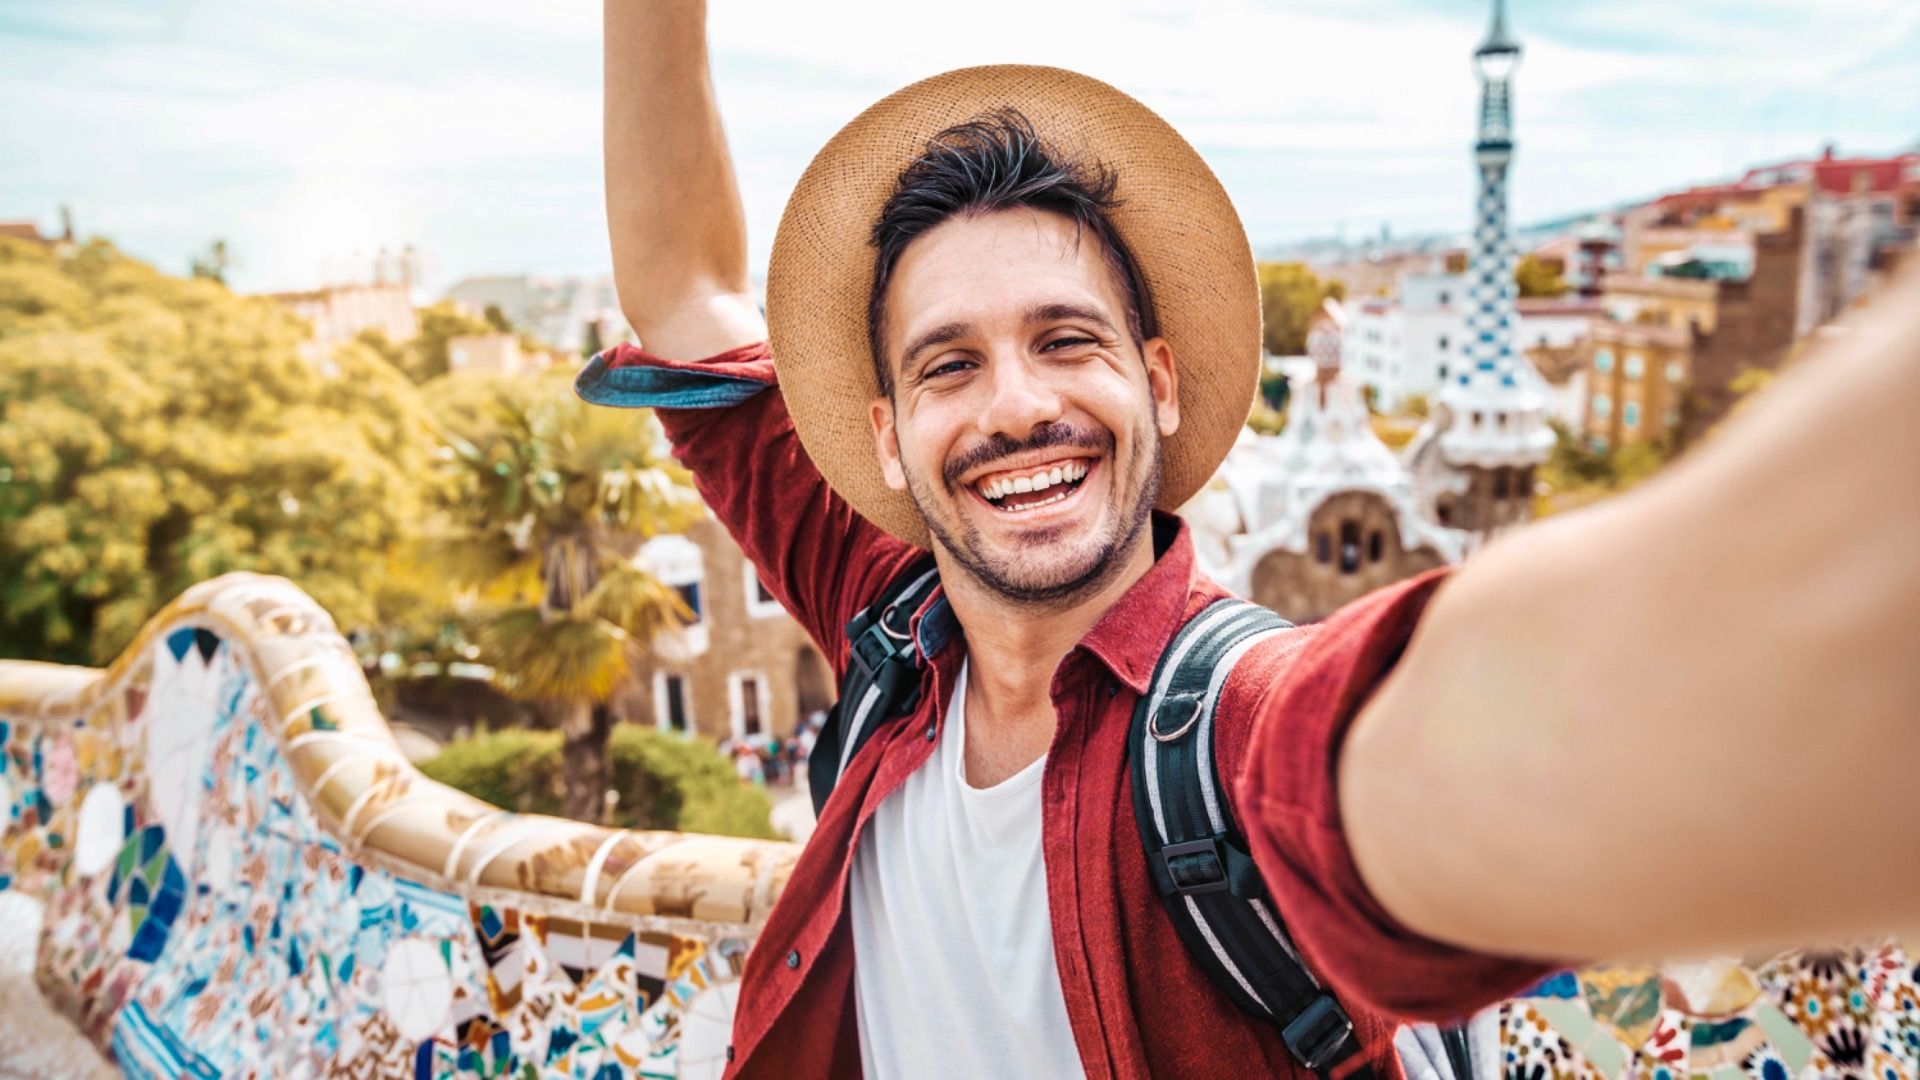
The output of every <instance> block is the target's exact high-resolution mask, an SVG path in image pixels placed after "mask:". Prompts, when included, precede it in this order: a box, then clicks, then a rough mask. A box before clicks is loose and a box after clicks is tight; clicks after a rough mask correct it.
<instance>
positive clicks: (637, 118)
mask: <svg viewBox="0 0 1920 1080" xmlns="http://www.w3.org/2000/svg"><path fill="white" fill-rule="evenodd" d="M706 20H707V5H706V3H705V0H606V6H605V23H606V45H605V47H606V116H605V124H606V133H605V138H606V170H607V222H608V227H609V229H610V231H611V232H612V238H613V273H614V284H615V286H616V288H617V289H618V291H619V294H620V307H621V310H622V311H623V312H624V313H625V314H626V317H627V322H628V323H629V324H631V325H632V326H633V330H634V333H636V334H638V335H639V336H640V343H641V345H642V346H643V347H645V348H646V349H647V350H648V351H649V352H652V353H654V354H656V355H659V356H665V357H670V358H673V359H677V360H698V359H700V358H702V357H706V356H712V355H715V354H717V353H721V352H724V351H726V350H728V349H731V348H735V347H737V346H740V345H746V344H750V343H753V342H756V341H761V340H763V339H765V338H766V336H767V328H766V323H765V321H764V320H763V319H762V318H761V317H760V309H759V306H758V305H757V304H756V303H755V302H754V298H753V288H752V285H751V283H750V282H749V280H748V277H747V231H746V217H745V214H744V213H743V212H742V210H741V208H740V190H739V186H738V184H737V183H736V182H735V180H734V176H733V162H732V160H731V159H730V157H729V155H728V153H727V140H726V133H725V132H724V131H723V130H722V129H721V126H720V112H719V109H718V108H716V107H715V104H714V97H713V80H712V79H711V77H710V76H709V74H708V70H707V33H706Z"/></svg>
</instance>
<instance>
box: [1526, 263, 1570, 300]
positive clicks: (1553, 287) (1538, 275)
mask: <svg viewBox="0 0 1920 1080" xmlns="http://www.w3.org/2000/svg"><path fill="white" fill-rule="evenodd" d="M1513 280H1514V283H1515V284H1517V285H1519V286H1520V295H1521V296H1544V297H1553V296H1565V295H1567V293H1568V292H1569V291H1571V290H1572V288H1573V286H1571V285H1568V284H1567V282H1566V279H1565V278H1562V277H1561V276H1560V271H1558V270H1556V269H1554V268H1553V264H1551V263H1549V262H1547V261H1546V260H1544V259H1542V258H1540V257H1539V256H1537V255H1527V256H1524V257H1522V258H1521V260H1520V264H1519V265H1518V266H1516V267H1514V268H1513Z"/></svg>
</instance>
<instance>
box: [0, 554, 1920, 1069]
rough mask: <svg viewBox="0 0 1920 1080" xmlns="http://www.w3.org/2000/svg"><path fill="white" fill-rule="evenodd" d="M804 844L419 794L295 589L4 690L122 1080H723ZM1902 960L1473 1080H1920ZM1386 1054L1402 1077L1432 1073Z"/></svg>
mask: <svg viewBox="0 0 1920 1080" xmlns="http://www.w3.org/2000/svg"><path fill="white" fill-rule="evenodd" d="M797 856H798V849H797V848H796V847H794V846H793V845H791V844H782V843H769V842H762V841H751V840H740V839H733V838H725V837H712V836H695V835H683V834H676V833H664V832H642V831H623V830H610V829H603V828H598V827H594V826H589V825H583V824H581V823H578V822H572V821H565V820H560V819H555V818H547V817H540V816H536V815H521V814H513V813H509V812H507V811H504V810H501V809H499V808H496V807H493V806H490V805H488V804H486V803H484V802H481V801H479V800H477V799H474V798H472V797H470V796H467V795H465V794H462V793H460V792H458V791H454V790H452V789H450V788H447V787H444V786H442V785H440V784H437V783H434V782H433V781H431V780H428V779H426V778H425V777H423V776H421V775H420V774H419V773H418V772H416V771H415V770H414V769H413V768H412V766H411V765H409V764H408V763H407V761H406V760H405V758H404V757H403V756H402V754H401V752H400V750H399V747H398V746H397V745H396V744H395V743H394V740H393V737H392V735H391V733H390V732H389V730H388V728H387V726H386V723H385V721H384V720H383V719H382V718H381V716H380V714H379V710H378V709H377V708H376V707H375V704H374V700H373V697H372V694H371V692H370V691H369V689H368V686H367V683H366V680H365V678H364V676H363V673H362V671H361V669H360V666H359V663H358V662H357V660H356V659H355V657H354V655H353V653H352V652H351V650H350V649H349V648H348V647H347V644H346V642H345V641H344V640H343V639H342V638H341V637H340V635H339V633H338V632H337V630H336V629H335V628H334V625H333V623H332V620H331V619H330V618H329V617H328V616H327V615H326V613H325V612H324V611H322V610H321V609H320V608H319V607H318V606H316V605H315V604H314V603H313V602H312V601H311V600H310V599H308V598H307V597H306V596H305V595H304V594H303V593H301V592H300V591H299V590H298V589H296V588H294V587H293V586H292V585H291V584H289V583H287V582H286V581H283V580H281V579H277V578H265V577H258V576H254V575H244V574H241V575H230V576H227V577H223V578H219V579H217V580H215V581H210V582H207V583H204V584H202V585H200V586H197V587H195V588H193V589H191V590H189V591H188V592H187V593H186V594H185V595H183V596H182V597H181V598H180V599H178V600H177V601H175V602H174V603H173V604H171V605H169V606H168V607H167V608H166V610H165V611H163V612H162V613H161V614H160V615H158V616H157V617H156V618H155V619H154V620H153V621H152V622H151V623H150V624H149V625H148V627H147V628H146V630H145V631H143V632H142V634H141V636H140V637H139V639H138V640H137V641H136V643H135V644H134V645H133V646H132V647H131V648H130V649H129V650H128V651H127V652H126V653H125V654H124V655H123V656H122V657H121V658H120V659H119V660H118V661H117V662H116V663H115V664H114V665H113V666H112V667H110V668H108V669H107V670H106V671H104V672H102V671H92V670H86V669H80V668H67V667H59V666H54V665H47V664H37V663H31V662H25V661H0V889H7V888H12V889H18V890H21V891H23V892H26V893H29V894H31V895H33V896H35V897H36V898H38V899H40V900H41V901H43V902H44V904H45V905H46V922H45V929H44V931H43V935H42V940H41V944H40V950H39V954H38V957H37V963H36V981H37V982H38V983H39V984H40V986H41V988H42V990H43V991H44V993H45V994H46V995H47V997H48V998H49V1000H51V1001H52V1002H53V1003H54V1004H55V1005H56V1007H58V1008H60V1009H61V1010H63V1011H64V1012H65V1013H66V1014H67V1015H69V1016H71V1017H72V1018H73V1019H74V1021H75V1022H76V1023H77V1024H78V1025H79V1026H80V1027H81V1029H82V1030H83V1031H84V1032H85V1033H86V1034H87V1036H88V1037H89V1038H91V1039H93V1040H94V1042H95V1043H97V1044H98V1045H100V1046H101V1047H102V1048H103V1050H105V1051H107V1052H109V1053H111V1054H112V1055H113V1058H114V1060H115V1063H116V1064H117V1065H118V1066H119V1068H120V1069H121V1070H122V1071H124V1072H125V1073H127V1074H128V1075H130V1076H136V1077H149V1076H151V1077H176V1076H208V1077H211V1076H273V1077H281V1076H303V1075H305V1076H316V1075H339V1076H349V1077H375V1076H380V1077H384V1076H454V1077H514V1078H521V1077H580V1078H591V1080H613V1078H627V1077H663V1078H664V1077H713V1076H718V1075H720V1073H721V1071H722V1070H723V1068H724V1065H725V1052H726V1045H727V1038H728V1029H729V1026H730V1024H731V1019H732V1011H733V994H734V990H735V989H736V986H737V980H738V977H739V972H740V970H741V965H742V961H743V959H744V957H745V954H746V950H747V948H748V946H749V945H750V943H751V941H752V936H753V932H754V928H755V927H757V926H758V925H759V923H760V922H761V921H762V920H763V919H764V918H765V916H766V913H767V912H768V910H770V908H771V907H772V905H773V902H774V901H775V900H776V899H777V898H778V896H779V894H780V890H781V888H782V887H783V886H784V885H785V883H786V880H787V876H788V873H789V871H790V869H791V867H792V865H793V862H794V860H795V858H796V857H797ZM1915 978H1916V972H1915V969H1914V965H1913V961H1912V958H1911V957H1909V956H1908V955H1907V954H1906V953H1905V952H1904V951H1902V949H1901V948H1900V947H1899V946H1897V945H1895V944H1892V943H1887V944H1882V945H1879V946H1875V947H1871V948H1855V949H1847V950H1835V951H1826V952H1817V953H1816V952H1807V953H1796V954H1790V955H1788V956H1784V957H1780V958H1776V959H1774V960H1771V961H1768V962H1766V963H1763V964H1757V965H1754V966H1743V965H1741V964H1738V963H1735V962H1733V961H1726V962H1721V963H1717V964H1705V965H1695V966H1691V967H1672V968H1667V969H1664V970H1655V969H1652V968H1643V967H1627V966H1608V967H1599V968H1594V969H1591V970H1586V971H1581V972H1568V973H1564V974H1561V975H1558V976H1556V977H1554V978H1553V979H1550V980H1548V981H1547V982H1545V983H1543V984H1542V985H1541V986H1539V987H1536V988H1535V989H1534V990H1533V991H1531V992H1530V993H1529V994H1527V995H1526V996H1524V997H1522V998H1520V999H1516V1000H1514V1001H1510V1002H1506V1003H1503V1004H1501V1005H1499V1006H1496V1007H1495V1008H1493V1009H1489V1010H1487V1011H1486V1012H1484V1013H1482V1014H1481V1015H1480V1016H1479V1017H1477V1018H1475V1020H1474V1022H1473V1024H1472V1027H1471V1032H1472V1036H1473V1039H1474V1041H1475V1043H1476V1054H1475V1059H1476V1061H1477V1062H1479V1063H1480V1064H1481V1065H1482V1066H1483V1069H1482V1071H1483V1072H1484V1074H1485V1075H1486V1076H1488V1077H1492V1076H1496V1075H1501V1074H1504V1075H1505V1076H1508V1077H1514V1078H1518V1080H1547V1078H1550V1077H1594V1076H1621V1075H1631V1076H1641V1077H1651V1078H1667V1080H1679V1078H1681V1077H1691V1076H1706V1077H1710V1078H1712V1080H1732V1078H1734V1077H1745V1076H1753V1077H1761V1078H1764V1080H1787V1078H1790V1077H1791V1078H1800V1077H1842V1076H1860V1077H1869V1076H1871V1077H1874V1078H1875V1080H1906V1078H1912V1077H1915V1076H1916V1074H1917V1073H1920V1069H1917V1068H1916V1061H1920V994H1917V993H1916V990H1915ZM1422 1035H1423V1033H1422V1032H1420V1031H1418V1030H1408V1031H1406V1032H1403V1033H1402V1036H1401V1044H1402V1046H1403V1048H1404V1049H1405V1051H1406V1058H1407V1062H1408V1066H1409V1071H1410V1073H1412V1074H1413V1075H1414V1076H1415V1077H1416V1078H1419V1077H1421V1076H1423V1075H1426V1073H1427V1070H1429V1069H1432V1070H1434V1071H1435V1072H1436V1073H1438V1074H1439V1075H1444V1073H1443V1072H1440V1071H1439V1070H1440V1069H1443V1068H1444V1067H1443V1066H1439V1064H1438V1061H1437V1059H1436V1057H1435V1055H1433V1054H1431V1053H1426V1052H1423V1050H1422V1047H1423V1045H1425V1046H1426V1047H1428V1048H1429V1049H1430V1048H1431V1046H1432V1044H1431V1043H1430V1042H1428V1043H1425V1044H1423V1043H1422Z"/></svg>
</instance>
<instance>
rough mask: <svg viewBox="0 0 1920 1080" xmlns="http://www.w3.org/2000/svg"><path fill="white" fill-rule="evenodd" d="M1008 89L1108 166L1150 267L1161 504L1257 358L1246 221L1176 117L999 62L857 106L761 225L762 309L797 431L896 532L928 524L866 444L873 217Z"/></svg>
mask: <svg viewBox="0 0 1920 1080" xmlns="http://www.w3.org/2000/svg"><path fill="white" fill-rule="evenodd" d="M1007 106H1012V107H1014V108H1017V109H1019V110H1020V111H1021V112H1023V113H1025V114H1026V115H1027V118H1028V119H1030V120H1031V121H1032V122H1033V125H1034V128H1035V129H1036V130H1037V131H1038V132H1039V133H1040V135H1041V137H1042V138H1044V139H1046V140H1047V141H1048V142H1049V143H1051V144H1052V145H1053V146H1054V147H1055V148H1056V149H1058V150H1059V151H1061V152H1063V153H1064V154H1066V155H1068V156H1072V157H1076V158H1081V159H1093V160H1098V161H1102V162H1104V163H1106V164H1107V165H1108V166H1109V167H1111V168H1112V169H1114V171H1115V172H1116V173H1117V174H1118V176H1119V191H1118V194H1119V197H1120V199H1121V203H1122V205H1121V207H1120V209H1119V210H1118V211H1116V212H1115V213H1114V215H1113V222H1114V226H1115V228H1117V229H1118V230H1119V232H1120V235H1121V237H1122V238H1123V239H1124V240H1125V241H1126V243H1127V246H1128V247H1129V248H1130V249H1132V251H1133V254H1134V258H1135V259H1136V261H1137V262H1138V263H1139V265H1140V269H1141V272H1142V273H1143V274H1144V275H1145V277H1146V279H1147V288H1148V290H1149V291H1150V293H1151V294H1152V298H1153V303H1154V306H1155V310H1156V313H1157V314H1158V316H1159V319H1160V329H1161V333H1162V334H1163V335H1164V336H1165V337H1166V338H1167V340H1168V342H1169V343H1170V344H1171V345H1172V346H1173V352H1174V361H1175V364H1176V365H1177V367H1178V370H1179V374H1180V417H1181V419H1180V430H1179V431H1178V432H1177V433H1176V434H1175V435H1174V437H1173V438H1171V439H1169V440H1168V441H1167V444H1166V470H1165V473H1164V475H1163V477H1162V482H1161V483H1162V486H1161V491H1160V507H1161V508H1162V509H1168V510H1171V509H1174V508H1176V507H1178V506H1179V505H1180V504H1182V503H1184V502H1185V501H1186V500H1187V499H1188V498H1189V497H1190V496H1192V495H1193V493H1194V492H1195V491H1198V490H1199V489H1200V486H1201V485H1202V484H1204V483H1206V481H1207V478H1208V477H1209V476H1211V475H1212V474H1213V471H1214V469H1215V468H1216V467H1218V465H1219V464H1220V461H1221V460H1222V459H1223V458H1225V457H1226V454H1227V450H1228V449H1229V448H1230V447H1231V446H1232V445H1233V440H1234V437H1235V436H1236V435H1237V434H1238V433H1239V430H1240V427H1241V425H1242V424H1244V423H1245V422H1246V418H1247V412H1248V410H1249V409H1251V408H1252V406H1253V395H1254V392H1255V389H1256V387H1257V385H1258V381H1259V366H1260V290H1259V284H1258V282H1257V280H1256V277H1255V273H1254V267H1253V253H1252V251H1251V249H1250V248H1249V247H1248V245H1247V234H1246V230H1245V229H1244V228H1243V227H1242V226H1241V224H1240V217H1239V215H1238V214H1236V213H1235V212H1234V209H1233V204H1232V202H1231V201H1229V200H1228V198H1227V193H1226V191H1225V190H1224V189H1223V188H1222V187H1221V186H1220V181H1219V180H1218V179H1216V178H1215V177H1214V175H1213V171H1212V170H1210V169H1208V168H1207V165H1206V163H1205V162H1204V161H1202V160H1201V159H1200V155H1199V154H1198V153H1196V152H1195V151H1194V149H1193V147H1191V146H1189V145H1187V142H1186V140H1185V139H1182V138H1181V137H1180V135H1179V133H1178V132H1176V131H1174V130H1173V128H1172V127H1171V126H1170V125H1169V124H1168V123H1167V122H1166V121H1165V120H1162V119H1161V118H1160V117H1159V116H1157V115H1155V114H1154V113H1153V112H1152V111H1151V110H1149V109H1148V108H1147V107H1146V106H1144V105H1142V104H1140V103H1139V102H1137V101H1135V100H1134V99H1132V98H1130V97H1128V96H1127V95H1126V94H1123V93H1121V92H1120V91H1119V90H1116V89H1114V88H1113V87H1111V86H1108V85H1107V84H1106V83H1103V82H1100V81H1099V80H1097V79H1092V78H1089V77H1087V76H1085V75H1080V74H1076V73H1074V72H1071V71H1063V70H1061V69H1059V68H1049V67H1028V66H1016V65H998V66H993V67H977V68H963V69H961V70H958V71H950V72H947V73H946V74H943V75H936V76H934V77H933V78H931V79H927V80H925V81H922V82H918V83H915V84H913V85H912V86H909V87H907V88H905V89H903V90H900V91H898V92H897V93H894V94H892V95H890V96H889V97H887V98H885V99H884V100H882V101H880V102H879V103H877V104H875V105H874V106H873V107H871V108H869V109H868V110H867V111H865V112H863V113H861V114H860V115H859V116H858V117H856V118H855V119H854V120H853V121H852V122H851V123H849V124H848V125H847V126H846V127H845V128H843V129H842V130H841V131H840V133H839V134H838V135H835V136H834V137H833V140H832V141H831V142H829V143H827V145H826V147H825V148H824V149H822V150H821V151H820V153H819V155H818V156H816V157H815V158H814V159H813V164H811V165H810V166H808V167H807V171H806V173H805V174H804V175H802V176H801V178H800V183H799V185H798V186H797V187H795V189H794V192H793V197H792V199H790V200H789V201H788V203H787V209H786V213H785V214H784V215H783V216H782V218H781V220H780V231H779V234H778V235H777V236H776V237H775V238H774V245H773V259H772V263H771V265H770V267H769V269H768V273H767V322H768V328H769V333H770V335H771V339H772V343H773V355H774V362H775V364H777V365H778V368H779V373H780V386H781V392H782V393H783V394H784V396H785V397H786V401H787V406H788V409H789V410H790V411H791V412H792V414H793V422H794V426H795V427H796V428H797V429H798V430H799V433H800V441H801V442H802V444H804V445H805V446H806V448H807V453H808V454H810V455H811V456H812V458H813V460H814V463H815V464H816V465H817V466H818V467H819V469H820V471H821V473H822V474H823V475H824V476H825V477H826V479H827V482H828V483H830V484H832V485H833V488H834V490H835V491H837V492H839V493H840V495H841V496H842V497H843V498H845V499H846V500H847V501H848V502H849V503H851V504H852V505H853V507H854V509H855V510H857V511H859V512H860V513H861V515H863V516H864V517H866V518H867V519H868V520H869V521H872V522H873V523H875V524H876V525H879V526H880V527H881V528H883V529H885V530H887V531H888V532H890V533H892V534H893V535H895V536H898V537H900V538H901V539H903V540H906V541H908V542H909V543H913V544H917V545H919V546H921V547H926V546H927V544H928V539H927V530H926V526H925V524H924V523H923V522H922V521H921V519H920V515H919V512H918V511H917V510H915V509H914V507H913V503H912V501H911V500H909V499H908V498H907V496H906V495H905V494H904V493H901V492H896V491H894V490H892V489H891V488H889V487H887V486H886V482H885V481H884V480H883V479H882V478H881V475H880V466H879V462H878V461H877V460H876V458H875V456H874V450H873V428H872V424H871V422H870V420H869V419H868V415H867V407H868V403H869V402H871V401H872V400H873V397H874V395H875V394H876V393H877V392H878V388H877V386H876V385H875V383H874V378H873V368H872V363H871V361H870V360H869V358H868V356H869V354H868V345H867V293H868V290H869V289H871V288H872V283H873V257H874V252H873V248H872V247H871V246H870V245H869V244H868V242H867V235H868V232H869V231H870V230H871V228H872V226H873V222H874V220H875V219H876V218H877V217H878V216H879V214H880V208H881V207H882V205H884V204H885V202H886V200H887V197H888V196H889V195H890V194H892V191H893V186H894V183H895V180H896V178H897V177H898V176H899V174H900V172H901V170H902V169H904V168H906V166H907V165H908V164H910V163H911V162H912V161H913V160H914V159H915V158H917V157H918V156H919V155H920V154H921V153H922V152H924V150H925V148H926V144H927V141H928V140H929V139H930V138H931V137H932V136H934V135H935V134H937V133H938V132H940V131H942V130H944V129H946V128H948V127H951V126H953V125H954V124H958V123H962V122H964V121H967V120H971V119H973V118H974V117H977V116H979V115H981V114H983V113H986V112H990V111H992V110H994V109H998V108H1004V107H1007Z"/></svg>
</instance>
